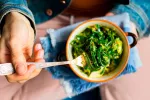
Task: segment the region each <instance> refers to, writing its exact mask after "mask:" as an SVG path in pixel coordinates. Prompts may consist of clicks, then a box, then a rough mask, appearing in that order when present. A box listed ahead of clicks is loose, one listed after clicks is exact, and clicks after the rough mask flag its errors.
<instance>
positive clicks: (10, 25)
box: [0, 12, 44, 82]
mask: <svg viewBox="0 0 150 100" xmlns="http://www.w3.org/2000/svg"><path fill="white" fill-rule="evenodd" d="M33 44H34V30H33V28H32V27H31V25H30V22H29V20H28V19H27V18H26V17H25V16H23V15H22V14H20V13H18V12H10V13H9V14H7V15H6V16H5V23H4V26H3V29H2V35H1V38H0V63H7V62H12V64H13V65H14V68H15V71H16V73H15V74H13V75H10V76H7V79H8V81H10V82H16V81H18V82H21V81H23V80H27V79H30V78H32V77H33V76H36V75H37V74H35V72H38V73H39V72H40V70H35V66H34V65H29V66H27V64H26V61H28V60H31V56H32V51H33ZM35 52H38V54H39V55H40V57H37V55H38V54H36V55H35V59H34V60H32V61H36V62H37V61H43V55H44V54H43V52H44V51H43V50H42V47H41V45H37V46H35V49H34V53H35ZM37 58H38V59H39V60H37ZM32 73H33V74H32ZM31 76H32V77H31Z"/></svg>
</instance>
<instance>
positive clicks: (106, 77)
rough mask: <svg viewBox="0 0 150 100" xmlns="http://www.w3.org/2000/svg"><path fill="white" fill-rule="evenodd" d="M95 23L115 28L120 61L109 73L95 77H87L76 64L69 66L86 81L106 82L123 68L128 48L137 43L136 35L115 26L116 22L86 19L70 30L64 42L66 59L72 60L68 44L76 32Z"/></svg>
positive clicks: (70, 47) (127, 56) (127, 57)
mask: <svg viewBox="0 0 150 100" xmlns="http://www.w3.org/2000/svg"><path fill="white" fill-rule="evenodd" d="M95 24H99V25H100V26H107V27H108V28H111V29H115V31H116V34H117V35H118V36H119V37H120V39H121V40H122V43H123V52H122V56H121V58H120V62H119V64H118V66H117V67H116V69H114V70H113V71H111V72H110V73H108V74H105V75H103V76H101V77H95V78H93V77H92V78H91V77H88V76H87V75H86V74H85V73H83V72H82V71H81V70H80V69H79V67H78V66H76V65H74V64H70V65H69V67H70V68H71V69H72V71H73V72H74V73H75V74H76V75H77V76H79V77H80V78H82V79H84V80H86V81H88V82H107V81H109V80H112V79H114V78H116V77H117V76H118V75H119V74H120V73H121V72H122V71H123V70H124V69H125V67H126V65H127V62H128V59H129V55H130V48H132V47H134V46H135V45H136V44H137V38H136V35H134V34H133V33H129V32H128V33H127V32H124V31H123V30H122V29H121V28H120V27H119V26H117V25H116V24H114V23H112V22H110V21H107V20H100V19H93V20H87V21H85V22H83V23H82V24H80V25H78V26H77V27H76V28H75V29H74V30H73V31H72V32H71V34H70V36H69V38H68V40H67V44H66V58H67V60H73V56H72V45H71V44H70V43H71V41H72V40H73V39H74V38H75V36H76V35H77V34H79V33H80V32H82V31H84V30H85V29H86V28H87V27H88V26H92V25H95ZM127 36H131V37H132V38H133V42H132V44H129V43H128V40H127Z"/></svg>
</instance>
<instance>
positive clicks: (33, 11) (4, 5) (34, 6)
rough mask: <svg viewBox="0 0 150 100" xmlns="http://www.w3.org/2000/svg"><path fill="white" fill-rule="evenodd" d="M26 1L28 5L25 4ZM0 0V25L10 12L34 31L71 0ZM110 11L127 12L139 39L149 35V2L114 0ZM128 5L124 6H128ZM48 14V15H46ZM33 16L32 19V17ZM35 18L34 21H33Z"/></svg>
mask: <svg viewBox="0 0 150 100" xmlns="http://www.w3.org/2000/svg"><path fill="white" fill-rule="evenodd" d="M27 1H28V3H27ZM27 1H26V0H0V24H1V22H2V19H3V18H4V16H5V15H6V14H7V13H9V12H11V11H18V12H20V13H22V14H23V15H25V16H26V17H27V18H28V19H29V20H30V22H31V25H32V26H33V28H34V29H35V23H36V24H37V23H41V22H43V21H46V20H49V19H51V18H53V17H55V16H57V15H58V14H60V13H61V12H62V11H63V10H64V9H65V8H67V7H68V6H69V4H70V3H71V0H44V1H41V0H27ZM115 3H116V5H115V7H114V8H113V9H112V12H113V13H115V14H118V13H123V12H128V13H129V15H130V17H131V21H133V22H134V23H135V24H136V27H137V31H138V33H139V36H140V37H143V36H149V34H150V32H149V31H150V11H148V10H149V9H150V3H149V0H130V3H129V0H116V1H115ZM128 3H129V5H125V4H128ZM46 13H48V14H49V15H47V14H46ZM33 15H34V17H33ZM34 18H35V20H34Z"/></svg>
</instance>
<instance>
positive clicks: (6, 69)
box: [0, 61, 71, 76]
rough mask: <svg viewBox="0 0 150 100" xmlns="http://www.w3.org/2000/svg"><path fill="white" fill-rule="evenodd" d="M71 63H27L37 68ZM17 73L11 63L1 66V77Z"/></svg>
mask: <svg viewBox="0 0 150 100" xmlns="http://www.w3.org/2000/svg"><path fill="white" fill-rule="evenodd" d="M70 63H71V61H62V62H43V63H35V62H27V65H29V64H34V65H35V66H36V68H37V69H38V68H46V67H52V66H58V65H66V64H70ZM13 73H15V70H14V68H13V65H12V64H11V63H4V64H0V76H1V75H10V74H13Z"/></svg>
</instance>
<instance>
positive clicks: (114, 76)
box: [66, 19, 130, 82]
mask: <svg viewBox="0 0 150 100" xmlns="http://www.w3.org/2000/svg"><path fill="white" fill-rule="evenodd" d="M93 21H94V22H95V21H97V22H99V21H100V22H105V23H108V24H111V25H113V26H114V27H116V28H117V29H118V30H119V31H120V32H121V33H122V35H123V36H124V37H125V41H126V43H127V44H128V45H127V47H128V49H127V50H128V54H127V59H126V61H125V63H124V65H123V66H122V68H121V70H119V71H118V72H117V73H116V74H115V75H113V76H112V77H110V78H108V79H106V80H98V79H97V80H91V79H88V78H85V77H83V76H82V75H80V74H78V73H77V72H76V71H75V70H74V68H72V67H73V66H72V64H69V67H70V68H71V70H72V71H73V72H74V73H75V74H76V75H77V76H78V77H80V78H81V79H83V80H86V81H88V82H107V81H110V80H112V79H114V78H116V77H117V76H118V75H120V74H121V72H123V70H124V69H125V67H126V65H127V62H128V59H129V54H130V46H129V43H128V40H127V37H126V36H127V35H126V34H125V33H126V32H124V31H123V30H122V29H121V28H120V27H119V26H117V25H116V24H115V23H113V22H110V21H108V20H104V19H90V20H87V21H84V22H82V23H80V24H79V25H78V26H77V27H76V28H74V29H73V31H72V32H71V33H70V35H69V37H68V39H67V43H66V59H67V60H69V56H68V53H67V52H68V47H69V40H70V39H71V37H72V35H73V33H74V31H75V30H76V29H78V28H79V27H80V26H82V25H84V24H87V23H89V22H93Z"/></svg>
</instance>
